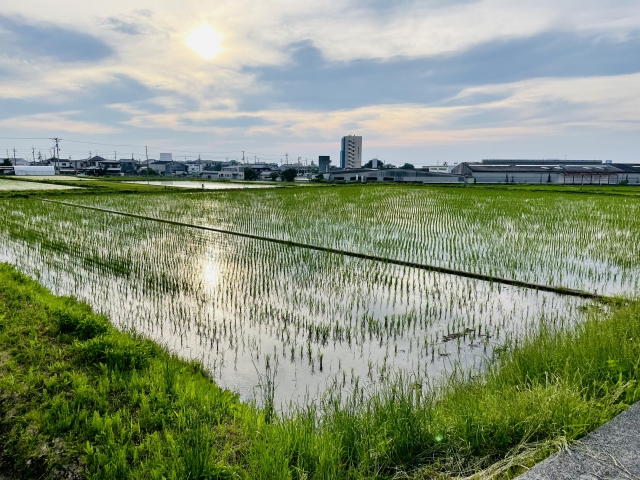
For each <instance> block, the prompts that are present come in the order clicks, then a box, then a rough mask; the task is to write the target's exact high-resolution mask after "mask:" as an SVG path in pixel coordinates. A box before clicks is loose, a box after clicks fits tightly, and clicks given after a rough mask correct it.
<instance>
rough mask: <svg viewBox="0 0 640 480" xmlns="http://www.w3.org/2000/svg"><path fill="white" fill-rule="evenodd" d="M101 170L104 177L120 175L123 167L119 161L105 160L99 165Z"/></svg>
mask: <svg viewBox="0 0 640 480" xmlns="http://www.w3.org/2000/svg"><path fill="white" fill-rule="evenodd" d="M99 167H100V170H101V171H102V173H103V174H104V175H120V174H121V173H122V165H121V163H120V161H119V160H105V161H103V162H100V163H99Z"/></svg>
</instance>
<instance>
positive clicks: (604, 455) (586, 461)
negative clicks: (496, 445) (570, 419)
mask: <svg viewBox="0 0 640 480" xmlns="http://www.w3.org/2000/svg"><path fill="white" fill-rule="evenodd" d="M518 480H640V402H638V403H636V404H635V405H633V406H632V407H631V408H629V409H628V410H626V411H624V412H622V413H621V414H620V415H618V416H617V417H616V418H614V419H613V420H611V421H610V422H609V423H606V424H605V425H603V426H602V427H600V428H598V429H597V430H595V431H594V432H591V433H590V434H589V435H587V436H585V437H584V438H583V439H582V440H580V441H579V442H577V443H575V444H573V445H571V447H570V448H569V449H568V450H567V451H566V452H560V453H557V454H555V455H553V456H551V457H549V458H548V459H547V460H545V461H544V462H541V463H539V464H538V465H536V466H535V467H533V468H532V469H531V470H529V471H528V472H526V473H525V474H524V475H521V476H519V477H518Z"/></svg>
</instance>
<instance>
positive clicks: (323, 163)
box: [318, 155, 331, 173]
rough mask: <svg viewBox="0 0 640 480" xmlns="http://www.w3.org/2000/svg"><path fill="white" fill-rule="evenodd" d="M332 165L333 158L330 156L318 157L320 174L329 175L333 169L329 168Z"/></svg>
mask: <svg viewBox="0 0 640 480" xmlns="http://www.w3.org/2000/svg"><path fill="white" fill-rule="evenodd" d="M330 164H331V157H329V156H328V155H321V156H319V157H318V165H319V170H320V173H327V172H328V171H329V170H330V169H331V167H330V166H329V165H330Z"/></svg>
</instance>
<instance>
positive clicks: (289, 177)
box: [280, 168, 298, 182]
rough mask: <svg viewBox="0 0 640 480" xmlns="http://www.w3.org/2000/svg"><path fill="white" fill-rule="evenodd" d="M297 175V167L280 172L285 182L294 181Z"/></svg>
mask: <svg viewBox="0 0 640 480" xmlns="http://www.w3.org/2000/svg"><path fill="white" fill-rule="evenodd" d="M296 175H298V171H297V170H296V169H295V168H287V169H286V170H283V171H282V172H280V177H282V180H283V181H285V182H293V180H294V179H295V178H296Z"/></svg>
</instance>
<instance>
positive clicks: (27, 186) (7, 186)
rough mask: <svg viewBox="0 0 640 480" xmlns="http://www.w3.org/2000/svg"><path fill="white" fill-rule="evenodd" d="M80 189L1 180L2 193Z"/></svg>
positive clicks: (0, 189) (0, 188)
mask: <svg viewBox="0 0 640 480" xmlns="http://www.w3.org/2000/svg"><path fill="white" fill-rule="evenodd" d="M75 188H80V187H71V186H69V185H54V184H51V183H39V182H33V181H21V180H5V179H2V178H0V191H8V190H15V191H24V190H72V189H75Z"/></svg>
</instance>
